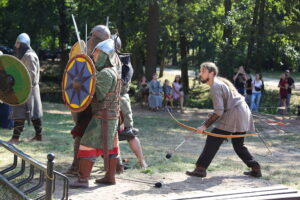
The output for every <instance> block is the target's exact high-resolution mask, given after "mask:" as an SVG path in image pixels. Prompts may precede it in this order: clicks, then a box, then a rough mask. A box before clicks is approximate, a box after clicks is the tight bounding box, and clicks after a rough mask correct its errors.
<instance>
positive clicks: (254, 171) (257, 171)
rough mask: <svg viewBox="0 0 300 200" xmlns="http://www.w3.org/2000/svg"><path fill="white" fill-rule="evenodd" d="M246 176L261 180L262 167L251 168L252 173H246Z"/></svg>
mask: <svg viewBox="0 0 300 200" xmlns="http://www.w3.org/2000/svg"><path fill="white" fill-rule="evenodd" d="M244 175H247V176H253V177H256V178H259V177H261V176H262V174H261V170H260V166H259V165H258V166H255V167H251V171H248V172H244Z"/></svg>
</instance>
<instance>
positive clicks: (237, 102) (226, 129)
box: [186, 62, 262, 177]
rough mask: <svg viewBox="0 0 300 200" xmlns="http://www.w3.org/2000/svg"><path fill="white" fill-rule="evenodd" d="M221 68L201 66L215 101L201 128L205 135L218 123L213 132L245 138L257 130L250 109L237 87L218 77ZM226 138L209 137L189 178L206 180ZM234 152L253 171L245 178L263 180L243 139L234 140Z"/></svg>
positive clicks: (204, 79) (204, 64)
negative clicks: (196, 177) (207, 171)
mask: <svg viewBox="0 0 300 200" xmlns="http://www.w3.org/2000/svg"><path fill="white" fill-rule="evenodd" d="M217 75H218V67H217V66H216V65H215V64H214V63H212V62H205V63H202V64H201V67H200V73H199V79H200V80H201V82H202V83H206V84H207V85H209V86H210V87H211V88H210V96H211V98H212V102H213V108H214V112H213V113H212V114H211V115H209V118H208V119H207V120H206V121H205V122H204V123H203V125H202V126H200V127H199V128H198V130H199V132H200V133H202V132H203V131H205V130H206V129H207V128H208V127H209V126H211V125H212V124H213V123H214V122H216V121H217V120H218V125H217V126H216V128H214V129H213V130H212V132H213V133H216V134H221V135H243V134H245V133H246V131H248V130H254V124H253V120H252V116H251V112H250V109H249V107H248V105H247V103H246V102H245V98H244V97H243V96H242V95H241V94H239V93H238V91H237V90H236V88H235V87H234V85H233V84H232V83H231V82H230V81H228V80H227V79H224V78H222V77H218V76H217ZM223 141H224V138H219V137H214V136H210V135H208V136H207V139H206V143H205V146H204V149H203V152H202V153H201V155H200V157H199V159H198V161H197V163H196V168H195V169H194V171H187V172H186V174H187V175H190V176H198V177H205V176H206V169H207V168H208V166H209V165H210V163H211V161H212V160H213V158H214V156H215V155H216V153H217V152H218V150H219V148H220V146H221V144H222V143H223ZM232 145H233V148H234V151H235V152H236V153H237V155H238V156H239V158H240V159H241V160H242V161H243V162H244V163H245V164H246V165H247V166H248V167H250V168H252V170H251V171H249V172H244V174H245V175H249V176H253V177H261V176H262V174H261V170H260V165H259V164H258V162H257V161H255V160H254V158H253V157H252V155H251V154H250V153H249V151H248V149H247V147H246V146H245V145H244V137H241V138H232Z"/></svg>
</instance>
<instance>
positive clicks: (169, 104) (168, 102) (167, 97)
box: [163, 79, 173, 111]
mask: <svg viewBox="0 0 300 200" xmlns="http://www.w3.org/2000/svg"><path fill="white" fill-rule="evenodd" d="M163 92H164V104H165V111H166V110H167V109H169V110H170V111H172V108H173V97H172V87H171V86H170V81H169V80H168V79H166V80H165V82H164V86H163Z"/></svg>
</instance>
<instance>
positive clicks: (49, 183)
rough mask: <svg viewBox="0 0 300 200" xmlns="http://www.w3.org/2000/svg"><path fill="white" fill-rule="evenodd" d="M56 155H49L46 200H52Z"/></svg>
mask: <svg viewBox="0 0 300 200" xmlns="http://www.w3.org/2000/svg"><path fill="white" fill-rule="evenodd" d="M54 158H55V155H54V154H53V153H49V154H48V155H47V159H48V162H47V174H46V196H45V199H46V200H52V186H53V166H54V162H53V160H54Z"/></svg>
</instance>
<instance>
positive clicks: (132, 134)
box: [112, 35, 147, 172]
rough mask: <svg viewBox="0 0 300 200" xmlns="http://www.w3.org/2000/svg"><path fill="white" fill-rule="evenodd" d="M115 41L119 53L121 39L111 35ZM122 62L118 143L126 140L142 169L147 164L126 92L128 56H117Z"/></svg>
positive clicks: (131, 72) (129, 74)
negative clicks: (120, 121)
mask: <svg viewBox="0 0 300 200" xmlns="http://www.w3.org/2000/svg"><path fill="white" fill-rule="evenodd" d="M112 38H113V39H114V41H115V48H116V49H117V51H118V52H119V51H120V50H121V39H120V38H119V37H116V36H115V35H113V37H112ZM119 57H120V59H121V61H122V69H121V74H122V88H121V93H120V97H121V98H120V108H121V115H122V117H123V118H122V119H123V124H124V130H121V131H120V132H119V141H122V140H127V142H128V144H129V146H130V149H131V150H132V151H133V153H134V154H135V156H136V158H137V160H138V163H139V165H140V166H141V167H142V168H145V167H147V164H146V162H145V159H144V155H143V150H142V146H141V142H140V140H139V138H138V137H137V133H138V129H136V128H133V117H132V109H131V102H130V97H129V94H128V91H129V89H130V82H131V78H132V75H133V68H132V65H131V62H130V56H129V55H120V56H119ZM122 168H123V166H122V163H121V159H119V160H118V167H117V171H118V172H122V170H123V169H122Z"/></svg>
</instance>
